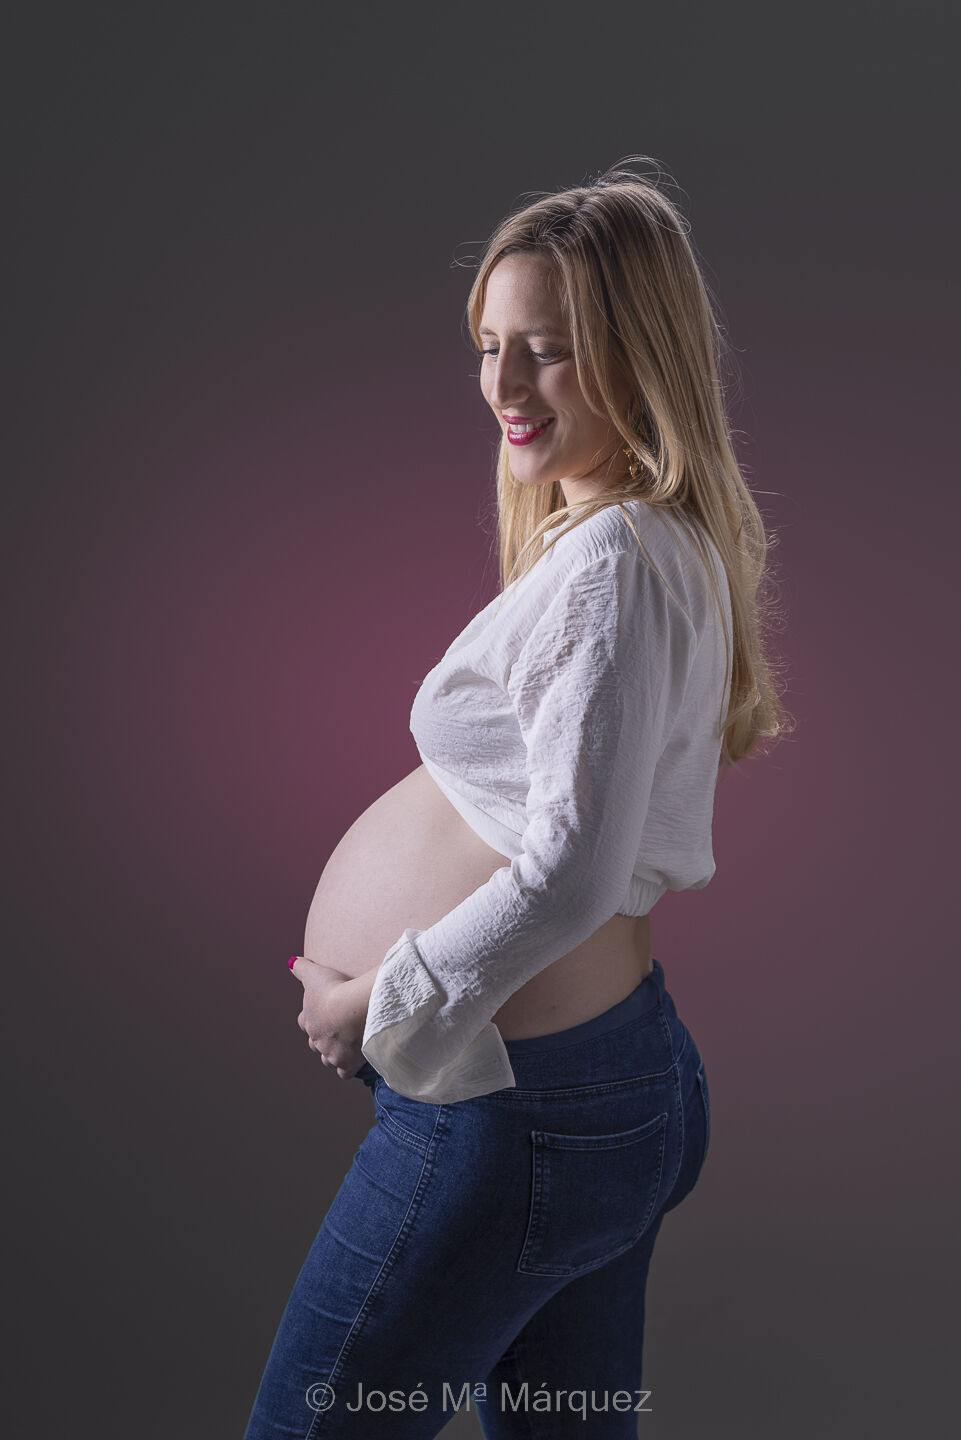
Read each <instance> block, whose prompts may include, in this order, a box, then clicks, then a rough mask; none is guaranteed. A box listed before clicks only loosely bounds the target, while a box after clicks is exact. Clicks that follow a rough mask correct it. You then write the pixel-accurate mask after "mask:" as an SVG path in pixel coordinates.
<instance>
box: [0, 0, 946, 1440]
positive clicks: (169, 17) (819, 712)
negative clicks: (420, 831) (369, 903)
mask: <svg viewBox="0 0 961 1440" xmlns="http://www.w3.org/2000/svg"><path fill="white" fill-rule="evenodd" d="M951 13H952V11H951V7H949V6H947V5H935V4H922V5H920V6H918V5H912V6H909V5H907V4H899V5H888V6H885V7H881V8H878V7H876V6H874V7H869V6H867V5H852V4H848V5H844V4H841V5H839V4H831V5H826V4H820V3H819V4H813V5H810V4H809V5H806V6H804V7H792V8H790V9H789V8H787V7H778V6H771V5H768V4H763V5H762V4H745V3H741V4H731V5H726V6H720V5H718V6H709V5H691V4H686V3H674V4H672V5H670V6H660V7H657V8H654V7H652V6H644V5H613V4H607V3H599V4H592V5H590V6H586V7H583V8H581V7H577V6H570V7H565V6H554V7H548V6H537V7H534V6H530V7H527V6H504V5H500V4H494V5H486V6H484V7H467V6H463V7H458V6H456V5H455V6H440V5H437V6H426V5H422V6H413V7H405V6H397V7H393V6H380V7H375V8H373V9H369V8H367V7H365V8H363V10H359V11H356V12H355V11H352V10H351V9H350V8H349V7H337V8H336V9H335V8H333V7H331V8H329V9H328V8H325V7H323V6H321V5H320V4H316V5H304V4H290V5H280V6H266V5H264V6H261V7H243V6H232V7H231V6H226V5H225V6H223V7H220V8H215V7H213V6H209V5H206V4H193V5H190V6H173V7H160V6H157V7H149V8H147V7H140V6H134V5H131V6H121V5H118V4H114V5H98V4H86V5H83V6H73V7H69V8H67V7H59V8H58V7H54V6H50V5H43V4H40V5H37V6H34V7H32V8H31V9H30V10H29V12H27V15H26V18H25V17H24V15H21V17H20V18H19V19H18V20H17V21H15V22H13V21H11V22H10V23H11V25H12V27H13V28H11V29H8V32H7V36H6V47H5V48H6V68H7V70H8V75H7V80H6V84H5V86H4V94H5V96H6V103H7V125H6V132H7V135H8V137H10V139H12V140H13V141H14V152H15V153H14V159H13V169H12V172H8V174H9V179H8V184H7V187H6V190H5V199H6V207H5V208H6V220H5V227H4V228H5V230H6V231H7V235H8V238H9V239H12V240H13V241H14V244H15V251H14V260H13V262H12V264H10V265H8V267H7V268H6V278H7V280H8V281H9V282H10V284H9V287H8V295H7V298H6V302H5V311H6V324H5V326H4V331H5V339H6V342H7V345H8V347H9V355H10V368H9V372H8V379H7V383H6V386H5V393H6V399H7V402H8V405H9V409H10V423H9V424H8V427H7V436H8V441H7V444H8V456H9V458H8V463H7V467H6V470H7V477H8V482H9V483H8V485H7V486H6V487H5V490H6V493H7V502H6V510H7V520H6V524H5V527H4V528H5V533H6V542H7V548H6V554H5V559H4V566H3V576H4V583H5V588H6V599H7V615H8V627H7V657H8V658H7V663H6V671H7V675H8V681H9V686H10V688H9V691H8V699H7V703H6V705H5V707H4V711H5V718H6V721H7V727H8V738H7V743H6V746H5V759H6V761H7V772H8V773H7V786H6V796H7V799H6V805H5V811H6V816H7V820H8V839H9V844H8V849H7V860H6V876H7V881H8V896H7V902H6V907H5V909H6V915H7V918H8V922H9V940H8V944H7V950H6V953H7V984H8V988H9V991H10V992H12V994H13V996H14V998H15V1004H14V1005H13V1006H11V1007H9V1008H8V1010H7V1016H8V1020H7V1034H6V1044H5V1049H6V1051H7V1054H8V1057H9V1059H10V1062H11V1078H10V1080H9V1082H8V1094H9V1095H10V1096H11V1098H12V1100H13V1106H12V1109H13V1115H12V1120H11V1125H10V1131H9V1134H10V1144H9V1151H8V1153H9V1156H10V1161H11V1170H10V1174H9V1178H8V1183H7V1192H8V1198H9V1200H10V1201H11V1216H10V1218H9V1220H8V1222H7V1227H6V1228H7V1235H8V1237H9V1238H10V1240H11V1242H12V1243H11V1249H12V1258H11V1261H10V1262H8V1266H7V1275H8V1278H9V1280H10V1282H11V1283H10V1287H9V1291H8V1306H9V1309H10V1313H11V1315H12V1316H13V1318H14V1320H15V1329H16V1332H17V1340H16V1342H15V1348H14V1349H13V1350H12V1351H11V1350H10V1349H9V1348H8V1357H7V1358H8V1361H9V1362H10V1377H11V1378H10V1379H9V1380H8V1382H7V1387H6V1388H7V1396H8V1403H7V1407H6V1408H7V1409H8V1411H9V1410H10V1408H11V1407H10V1405H9V1401H10V1400H11V1399H12V1401H13V1402H15V1404H16V1406H17V1408H20V1406H21V1404H22V1413H23V1418H22V1419H21V1420H20V1421H19V1423H18V1424H16V1425H15V1424H14V1421H13V1418H12V1417H10V1416H8V1428H9V1429H10V1430H11V1433H17V1434H24V1435H25V1434H30V1435H31V1436H40V1435H53V1434H58V1435H59V1434H63V1433H65V1430H69V1433H70V1434H72V1435H91V1436H97V1437H112V1436H117V1437H124V1440H126V1437H132V1436H137V1437H138V1440H161V1437H163V1440H214V1437H221V1436H222V1437H236V1440H239V1437H240V1435H241V1434H242V1432H243V1426H244V1424H245V1422H246V1418H247V1415H248V1413H249V1409H250V1405H251V1403H252V1401H253V1396H254V1392H255V1389H256V1385H257V1383H258V1380H259V1376H260V1373H261V1370H262V1367H263V1364H264V1362H265V1360H266V1356H267V1351H268V1349H269V1346H270V1342H271V1340H272V1337H273V1333H274V1328H275V1326H276V1323H277V1321H278V1319H279V1316H280V1312H281V1310H282V1308H283V1305H284V1303H285V1301H286V1298H287V1294H288V1293H289V1289H290V1286H291V1284H292V1283H293V1280H294V1277H295V1275H296V1272H297V1269H298V1268H299V1265H300V1262H301V1260H302V1258H303V1256H304V1254H305V1252H306V1249H307V1247H308V1246H309V1244H310V1242H311V1240H312V1238H313V1235H314V1233H315V1230H316V1228H317V1226H318V1225H319V1223H320V1220H321V1218H322V1217H323V1214H324V1211H325V1209H326V1207H327V1205H328V1204H329V1202H330V1200H331V1199H332V1197H333V1195H334V1192H335V1190H336V1188H337V1186H338V1184H339V1182H340V1179H341V1178H342V1176H343V1174H344V1172H345V1170H346V1168H347V1166H348V1165H349V1163H350V1160H351V1157H352V1155H353V1152H354V1150H355V1148H356V1146H357V1145H358V1144H359V1143H360V1140H361V1139H362V1137H363V1134H364V1132H365V1129H366V1127H367V1125H368V1124H369V1121H370V1118H371V1112H370V1102H369V1099H368V1096H367V1092H366V1091H365V1090H364V1088H363V1087H362V1086H361V1085H360V1083H359V1082H356V1083H349V1082H343V1081H339V1080H337V1078H336V1077H335V1076H334V1075H333V1074H332V1073H331V1072H330V1071H328V1070H326V1069H325V1068H324V1067H323V1066H322V1065H321V1063H320V1061H319V1059H318V1057H317V1056H316V1055H314V1054H313V1053H311V1052H310V1051H309V1050H308V1049H307V1047H306V1043H305V1041H304V1038H303V1036H302V1034H301V1032H300V1031H299V1029H298V1028H297V1025H296V1016H297V1013H298V1010H299V998H298V997H299V995H300V993H301V992H300V988H299V986H298V984H297V982H296V981H295V980H294V979H293V978H292V977H291V976H290V975H289V973H288V972H287V968H286V963H285V962H286V959H287V956H288V955H289V954H291V953H292V952H296V953H300V951H301V947H302V944H303V927H304V921H305V918H306V913H307V908H308V905H309V903H310V899H311V896H312V894H313V890H314V886H315V884H316V881H317V878H318V876H319V874H320V871H321V869H322V868H323V865H324V864H325V862H326V860H327V857H328V856H329V854H330V852H331V850H332V849H333V847H334V846H335V844H336V843H337V841H338V839H339V838H340V836H341V835H342V834H343V832H344V831H345V829H346V828H347V827H348V826H349V824H350V823H351V822H352V821H353V820H354V819H355V818H356V816H357V815H358V814H360V812H361V811H362V810H363V809H364V808H365V807H366V806H367V805H368V804H369V803H371V802H372V801H373V800H374V799H375V798H376V797H377V796H378V795H380V794H381V793H382V792H383V791H384V790H385V789H387V788H388V787H389V786H391V785H392V784H394V783H395V782H396V781H397V780H399V779H400V778H401V776H403V775H404V774H406V773H407V772H408V771H409V770H410V769H412V768H413V767H414V765H415V764H417V755H416V751H415V748H414V745H413V741H412V739H411V737H410V735H409V733H408V730H407V720H408V712H409V708H410V704H411V701H412V699H413V696H414V692H415V690H416V688H417V685H418V684H419V682H420V680H421V678H422V677H423V675H424V674H425V673H426V671H427V670H428V669H429V668H430V666H431V665H433V664H434V663H435V662H436V660H437V659H438V658H439V656H440V654H441V653H442V651H443V650H444V648H445V647H446V646H447V644H448V643H449V641H450V640H451V639H452V638H453V636H454V635H455V634H456V633H457V631H458V630H459V629H460V628H461V627H462V626H463V625H464V624H465V623H466V621H467V620H468V619H469V618H470V616H471V615H472V614H473V613H474V612H475V611H476V610H477V609H478V608H479V607H480V606H481V605H482V604H483V603H485V602H486V600H487V599H489V598H490V597H491V596H492V595H493V594H494V588H495V585H496V570H495V564H494V556H493V548H492V547H493V536H494V531H493V459H494V443H495V440H496V426H495V423H494V421H493V418H492V417H491V416H490V413H489V411H488V410H487V408H486V406H485V405H484V402H483V400H482V398H481V396H480V393H479V389H478V385H477V380H476V377H475V375H474V373H473V372H474V371H475V369H476V366H475V364H474V361H473V358H472V356H471V354H470V350H469V347H468V343H467V338H466V329H465V327H464V326H463V321H462V314H463V305H464V301H465V299H466V295H467V292H468V289H469V286H470V282H471V279H472V276H473V270H472V268H471V257H473V256H476V255H478V254H479V253H480V250H481V248H482V243H483V240H484V238H485V237H486V236H487V235H488V234H489V232H490V231H491V229H492V228H493V227H494V225H495V224H496V222H497V221H498V220H499V219H500V218H501V216H502V215H503V214H504V213H505V212H506V211H507V210H508V209H509V208H511V207H512V206H513V205H514V204H515V203H517V202H518V201H519V200H520V199H521V198H522V196H523V195H524V193H525V192H532V191H537V190H543V189H551V188H556V187H559V186H562V185H568V184H574V183H578V182H580V181H581V180H583V179H585V178H586V177H588V176H589V175H590V174H592V173H594V172H596V171H599V170H601V169H603V168H605V167H606V166H608V165H610V164H612V163H613V162H615V161H616V160H617V159H619V158H620V157H622V156H624V155H627V154H629V153H631V152H641V153H645V154H648V155H653V156H655V157H656V158H657V159H658V160H659V161H660V162H661V164H662V165H663V166H664V167H665V168H666V169H667V171H668V172H669V174H670V175H671V176H673V178H674V179H675V180H676V181H677V183H678V185H679V186H680V187H681V190H682V195H681V200H682V204H683V205H684V208H685V210H686V212H687V213H688V215H689V217H690V219H691V222H692V226H693V238H694V241H695V243H696V245H697V247H698V251H699V253H700V254H701V256H702V257H703V260H704V264H705V266H706V273H707V278H708V281H709V283H710V284H711V286H712V288H713V289H714V290H715V291H716V293H717V295H718V296H719V299H720V302H721V305H722V307H723V313H724V316H725V319H726V323H727V326H728V330H729V334H730V338H731V341H732V344H733V346H734V347H735V355H736V359H737V361H738V364H739V369H740V382H739V385H737V386H736V387H735V388H734V390H732V395H731V405H732V414H733V419H734V423H735V425H736V427H737V443H738V451H739V456H740V459H741V460H742V462H743V465H744V467H745V472H746V474H747V477H748V479H749V481H750V483H751V485H752V486H753V488H754V491H755V494H756V497H757V499H758V503H759V504H760V506H761V509H762V511H763V513H764V515H765V518H766V520H767V521H768V522H769V525H770V528H771V531H772V534H773V535H775V536H776V538H777V544H776V546H775V548H774V550H773V551H772V560H773V562H774V564H775V566H776V573H777V577H778V578H779V580H780V597H781V602H782V606H783V611H784V625H783V628H782V629H781V631H780V632H779V633H778V634H777V635H775V636H774V637H773V641H772V643H773V645H774V647H775V653H776V654H777V655H779V656H780V657H782V659H783V663H784V667H785V675H786V679H787V684H788V688H787V692H786V695H785V700H786V703H787V705H788V706H789V708H790V710H791V711H792V713H793V714H794V715H795V716H796V718H797V721H798V728H797V731H796V733H795V735H794V736H793V737H792V738H791V739H790V740H789V741H787V742H785V743H784V744H782V745H781V746H779V747H778V748H777V750H776V751H775V752H774V753H773V754H772V755H771V756H770V757H769V758H767V759H760V760H753V761H748V762H747V763H745V764H744V765H743V766H742V767H740V771H739V773H735V774H733V775H731V776H730V777H729V778H728V779H727V780H725V781H724V783H723V784H722V785H721V787H720V789H719V791H718V796H717V806H716V822H715V832H714V839H715V855H716V858H717V864H718V869H717V874H716V876H715V878H714V880H713V882H712V884H711V885H710V886H709V887H708V888H707V889H706V890H705V891H702V892H691V893H689V894H686V895H668V896H667V897H665V899H664V900H662V901H661V903H660V904H659V905H658V907H657V910H656V913H655V918H654V937H655V947H654V953H655V954H656V955H657V956H658V957H659V958H660V959H661V961H662V963H663V964H664V966H665V970H666V974H667V977H668V983H669V985H670V986H671V989H672V991H673V993H674V995H675V998H676V999H677V1001H678V1004H679V1007H680V1009H681V1013H682V1014H683V1015H684V1016H685V1018H686V1019H687V1021H688V1024H689V1025H690V1026H691V1028H692V1030H693V1031H694V1033H695V1034H696V1036H697V1038H698V1041H699V1044H700V1046H701V1048H702V1051H703V1053H704V1055H705V1057H706V1060H707V1065H708V1073H709V1078H710V1084H711V1091H712V1101H713V1139H712V1147H711V1156H710V1159H709V1161H708V1164H707V1166H706V1168H705V1171H704V1173H703V1176H702V1180H701V1183H700V1185H699V1187H698V1189H697V1191H696V1193H695V1194H694V1195H692V1197H691V1198H690V1200H689V1201H688V1202H687V1203H686V1204H685V1205H684V1206H683V1208H682V1209H681V1210H680V1211H678V1212H676V1213H675V1214H674V1215H672V1216H671V1217H670V1218H669V1220H668V1221H667V1222H666V1223H665V1226H664V1229H663V1231H662V1235H661V1239H660V1240H659V1246H658V1250H657V1252H656V1254H655V1258H654V1265H653V1270H652V1275H651V1281H650V1287H649V1292H648V1311H649V1313H648V1322H647V1347H646V1357H647V1358H646V1364H647V1376H646V1383H647V1384H648V1385H649V1386H650V1387H652V1389H653V1397H652V1404H653V1414H652V1415H650V1416H648V1417H645V1418H644V1420H643V1423H642V1425H641V1433H642V1434H645V1433H646V1434H650V1435H657V1436H659V1437H660V1440H690V1437H697V1440H700V1437H702V1436H712V1437H732V1440H733V1437H737V1440H755V1437H756V1440H770V1437H774V1436H776V1437H779V1440H793V1437H801V1436H804V1437H807V1436H818V1437H825V1436H830V1437H834V1436H837V1437H848V1436H850V1435H868V1434H870V1435H871V1436H872V1437H874V1440H878V1437H882V1436H889V1435H890V1436H895V1435H898V1436H900V1435H911V1436H916V1435H917V1436H924V1437H933V1436H941V1435H946V1434H948V1433H953V1424H954V1422H955V1421H956V1418H957V1400H956V1390H955V1383H954V1381H953V1379H952V1378H951V1377H952V1374H953V1362H954V1360H955V1357H956V1352H957V1347H958V1340H959V1334H958V1329H957V1281H958V1270H957V1261H958V1224H957V1213H958V1212H957V1206H958V1187H957V1179H958V1174H957V1172H958V1154H957V1128H958V1127H957V1095H958V1075H957V1067H956V1064H955V1061H956V1055H957V1049H958V1044H957V1034H958V1022H957V1016H958V1000H959V997H961V980H959V977H958V970H957V964H956V961H957V954H958V947H957V943H956V937H957V933H958V920H957V905H956V897H957V894H958V879H957V865H956V861H957V844H956V839H955V836H956V824H955V821H954V806H953V805H952V802H956V799H957V794H958V792H957V788H956V776H957V771H956V768H955V764H954V759H955V752H956V745H957V716H958V707H957V700H958V685H957V678H956V676H957V668H956V667H957V660H956V658H955V659H952V658H951V657H952V656H955V657H956V655H957V623H956V611H955V606H954V604H953V601H954V597H955V593H956V592H955V589H954V578H955V561H956V556H957V551H958V518H959V516H958V506H957V502H956V495H957V484H958V470H957V465H956V451H957V444H956V423H955V421H954V420H952V421H951V422H950V423H949V410H950V413H951V414H952V415H954V416H956V415H957V399H956V396H957V391H958V366H957V354H958V326H957V309H956V300H957V278H956V277H957V268H958V260H957V257H958V253H959V251H958V244H959V237H958V227H957V224H956V222H957V210H958V205H957V176H956V155H955V154H954V153H953V152H952V150H951V148H950V141H949V136H950V133H951V131H952V130H953V129H954V127H955V126H956V124H957V119H958V116H957V113H956V108H955V107H954V105H953V104H952V100H951V97H952V95H953V94H954V93H955V89H956V73H955V72H956V56H957V51H956V48H955V45H954V39H953V36H952V35H951V34H950V33H949V15H950V14H951ZM952 161H955V164H952ZM428 417H433V418H428ZM437 417H440V418H439V419H438V418H437ZM372 883H373V884H376V883H377V881H376V877H372ZM64 1427H65V1428H64ZM450 1433H451V1434H452V1435H453V1434H455V1433H456V1434H463V1435H476V1434H479V1429H478V1428H477V1426H476V1422H475V1421H474V1420H472V1419H469V1418H458V1419H457V1420H456V1421H454V1422H453V1423H452V1424H451V1426H450Z"/></svg>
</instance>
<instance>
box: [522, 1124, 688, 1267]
mask: <svg viewBox="0 0 961 1440" xmlns="http://www.w3.org/2000/svg"><path fill="white" fill-rule="evenodd" d="M667 1119H668V1117H667V1112H666V1111H665V1112H663V1113H662V1114H660V1115H655V1116H654V1118H653V1119H652V1120H648V1121H646V1122H645V1123H644V1124H643V1125H636V1126H634V1128H633V1129H631V1130H619V1131H617V1132H615V1133H614V1134H611V1135H561V1134H558V1133H556V1132H554V1131H548V1130H532V1131H531V1156H532V1168H531V1204H530V1216H529V1219H528V1223H527V1233H526V1235H525V1237H524V1244H523V1247H522V1249H521V1253H520V1258H519V1259H518V1261H517V1269H518V1270H520V1271H523V1272H525V1273H526V1274H529V1275H578V1274H581V1273H582V1272H586V1271H588V1270H594V1269H596V1268H597V1266H599V1265H604V1264H606V1263H607V1261H608V1260H612V1259H613V1258H614V1256H615V1255H620V1254H621V1253H622V1252H623V1251H624V1250H629V1249H630V1247H631V1246H632V1245H633V1244H634V1243H635V1242H636V1241H637V1240H639V1239H640V1237H641V1236H642V1235H643V1234H644V1231H645V1230H646V1229H647V1227H648V1225H649V1224H650V1223H651V1220H652V1219H653V1217H654V1214H655V1207H656V1205H657V1199H658V1194H659V1192H660V1189H661V1180H662V1177H663V1171H664V1148H665V1138H666V1135H667Z"/></svg>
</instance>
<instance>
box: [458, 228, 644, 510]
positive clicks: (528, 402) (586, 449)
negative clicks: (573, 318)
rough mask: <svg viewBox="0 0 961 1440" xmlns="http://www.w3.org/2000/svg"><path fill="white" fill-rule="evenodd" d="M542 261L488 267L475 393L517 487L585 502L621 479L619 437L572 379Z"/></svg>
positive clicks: (515, 258) (514, 259) (527, 258)
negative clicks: (553, 488)
mask: <svg viewBox="0 0 961 1440" xmlns="http://www.w3.org/2000/svg"><path fill="white" fill-rule="evenodd" d="M550 274H551V265H550V261H548V260H547V259H545V257H543V256H541V255H534V254H515V255H505V256H504V257H503V259H501V260H499V261H498V262H497V264H496V265H495V266H494V268H493V269H492V270H491V272H490V275H489V276H488V280H487V293H486V296H485V299H484V311H483V314H482V316H481V320H480V325H479V327H478V328H479V330H480V343H481V347H482V350H483V353H482V356H481V372H480V381H481V390H482V392H483V395H484V399H485V400H486V401H487V403H488V405H489V406H490V407H491V409H492V410H493V411H494V414H495V415H496V416H497V419H498V423H499V424H500V427H501V430H502V431H503V432H504V434H505V435H506V437H507V443H508V444H509V446H510V463H511V470H512V472H513V474H514V476H515V477H516V479H517V480H518V481H519V482H520V484H522V485H547V484H549V483H550V482H551V481H554V480H556V481H557V482H558V483H559V484H560V486H561V489H562V490H563V493H564V499H565V502H566V503H567V504H568V505H570V504H576V503H577V502H579V501H582V500H587V499H590V498H592V497H593V496H594V495H597V494H598V493H600V491H602V490H604V489H606V488H607V487H608V486H610V485H611V484H612V483H613V482H614V481H618V480H622V479H623V478H624V477H625V476H626V474H627V457H626V456H625V455H624V451H623V444H624V442H623V441H622V439H621V437H620V435H619V434H618V433H617V431H616V430H615V429H614V427H613V426H612V425H611V424H610V422H609V421H608V420H607V418H606V417H605V416H603V415H595V414H594V412H593V411H592V410H591V409H590V407H589V406H588V403H587V400H586V398H585V396H584V393H583V391H582V390H581V387H580V385H579V383H578V379H577V367H576V366H575V364H574V352H573V350H572V348H571V336H570V330H569V329H568V327H567V325H566V324H565V321H564V316H563V312H562V310H561V307H560V302H559V300H558V299H557V296H556V295H555V294H554V292H553V291H552V290H551V288H550V286H549V285H548V277H549V275H550Z"/></svg>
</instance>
